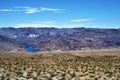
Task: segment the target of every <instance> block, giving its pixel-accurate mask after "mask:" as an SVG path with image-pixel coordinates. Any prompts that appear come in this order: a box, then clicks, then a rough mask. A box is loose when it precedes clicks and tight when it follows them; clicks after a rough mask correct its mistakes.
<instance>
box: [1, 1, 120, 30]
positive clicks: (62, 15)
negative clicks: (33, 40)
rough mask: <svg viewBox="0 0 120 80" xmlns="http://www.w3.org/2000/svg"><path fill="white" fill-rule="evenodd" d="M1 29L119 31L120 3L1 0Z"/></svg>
mask: <svg viewBox="0 0 120 80" xmlns="http://www.w3.org/2000/svg"><path fill="white" fill-rule="evenodd" d="M0 27H16V28H18V27H56V28H75V27H77V28H78V27H86V28H120V0H0Z"/></svg>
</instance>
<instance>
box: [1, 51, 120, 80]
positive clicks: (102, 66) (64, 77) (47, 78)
mask: <svg viewBox="0 0 120 80" xmlns="http://www.w3.org/2000/svg"><path fill="white" fill-rule="evenodd" d="M87 53H88V54H86V53H85V52H42V53H35V54H29V53H21V54H15V53H0V80H120V52H119V51H116V52H115V51H113V52H112V51H108V52H106V51H105V52H103V51H101V52H99V51H98V52H97V51H96V52H94V53H91V52H87ZM89 53H90V54H89ZM97 54H98V56H97ZM100 54H101V55H103V54H104V55H103V56H101V55H100ZM113 54H114V55H113ZM81 55H82V56H81ZM94 56H95V57H94Z"/></svg>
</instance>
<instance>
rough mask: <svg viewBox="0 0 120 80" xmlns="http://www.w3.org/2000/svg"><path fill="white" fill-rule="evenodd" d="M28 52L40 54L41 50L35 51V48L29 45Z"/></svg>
mask: <svg viewBox="0 0 120 80" xmlns="http://www.w3.org/2000/svg"><path fill="white" fill-rule="evenodd" d="M26 50H27V51H28V52H39V51H40V50H37V49H34V48H33V45H28V46H27V47H26Z"/></svg>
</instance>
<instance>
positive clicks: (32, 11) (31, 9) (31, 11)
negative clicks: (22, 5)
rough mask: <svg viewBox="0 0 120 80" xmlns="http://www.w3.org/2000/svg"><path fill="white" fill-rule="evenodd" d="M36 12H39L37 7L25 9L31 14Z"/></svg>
mask: <svg viewBox="0 0 120 80" xmlns="http://www.w3.org/2000/svg"><path fill="white" fill-rule="evenodd" d="M36 12H39V10H38V9H37V8H30V9H26V12H25V13H28V14H31V13H36Z"/></svg>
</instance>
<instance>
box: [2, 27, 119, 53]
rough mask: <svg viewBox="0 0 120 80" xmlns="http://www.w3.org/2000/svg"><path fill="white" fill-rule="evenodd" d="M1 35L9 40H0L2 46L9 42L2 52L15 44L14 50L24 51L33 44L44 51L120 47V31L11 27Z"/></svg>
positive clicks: (4, 29) (3, 29)
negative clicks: (21, 49)
mask: <svg viewBox="0 0 120 80" xmlns="http://www.w3.org/2000/svg"><path fill="white" fill-rule="evenodd" d="M0 33H1V34H0V36H2V38H3V37H5V38H8V39H5V40H0V45H2V44H3V43H4V41H8V43H4V46H5V47H4V48H1V50H6V49H5V48H6V46H11V45H12V46H13V44H14V48H16V47H19V48H20V47H22V48H24V49H25V48H26V46H28V45H31V44H32V45H33V48H35V49H37V50H44V51H53V50H63V51H68V50H81V49H102V48H118V47H120V29H97V28H61V29H59V28H11V27H9V28H0ZM2 38H1V39H2ZM12 40H13V41H12ZM9 41H10V44H9ZM23 43H24V45H23ZM18 44H20V46H18ZM22 45H23V46H22ZM9 48H11V47H9ZM1 50H0V51H1Z"/></svg>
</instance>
